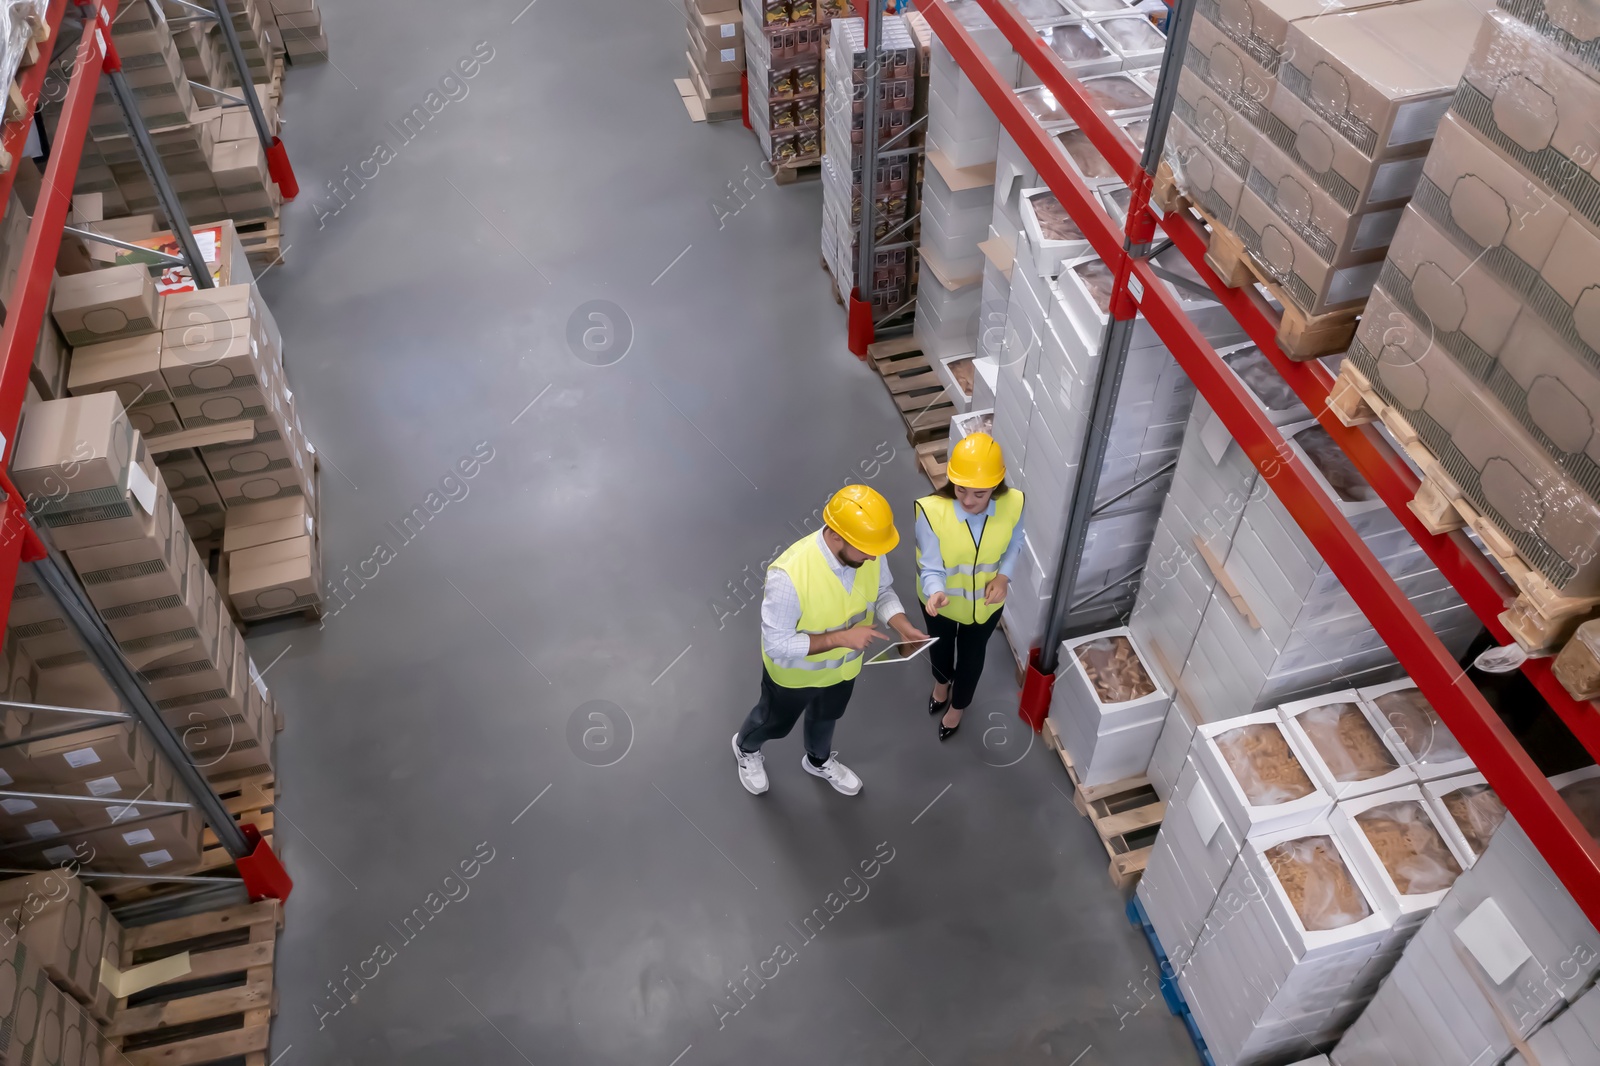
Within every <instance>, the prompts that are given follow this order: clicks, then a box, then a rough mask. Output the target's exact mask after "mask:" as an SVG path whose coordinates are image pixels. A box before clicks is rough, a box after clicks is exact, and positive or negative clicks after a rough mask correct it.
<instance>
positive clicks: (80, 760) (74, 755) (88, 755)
mask: <svg viewBox="0 0 1600 1066" xmlns="http://www.w3.org/2000/svg"><path fill="white" fill-rule="evenodd" d="M62 758H63V759H66V760H67V765H68V766H70V767H72V768H73V769H74V770H76V769H78V768H79V767H83V766H93V765H94V764H95V763H97V762H99V761H100V753H99V752H97V751H95V750H94V749H93V748H79V749H78V750H77V751H69V752H67V753H66V754H65V755H63V756H62Z"/></svg>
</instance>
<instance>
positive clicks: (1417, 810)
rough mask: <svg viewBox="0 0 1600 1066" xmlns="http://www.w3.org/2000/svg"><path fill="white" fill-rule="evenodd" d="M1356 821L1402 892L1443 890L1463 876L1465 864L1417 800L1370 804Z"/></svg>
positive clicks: (1409, 893)
mask: <svg viewBox="0 0 1600 1066" xmlns="http://www.w3.org/2000/svg"><path fill="white" fill-rule="evenodd" d="M1356 823H1357V824H1358V825H1360V826H1361V831H1362V832H1363V833H1365V834H1366V835H1367V842H1368V843H1369V844H1371V845H1372V850H1373V851H1376V852H1377V853H1378V858H1379V859H1381V860H1383V867H1384V869H1386V870H1388V871H1389V879H1390V880H1392V881H1393V882H1394V887H1396V888H1398V889H1399V890H1400V892H1401V894H1402V895H1406V896H1423V895H1427V894H1428V893H1429V892H1443V891H1444V890H1445V889H1447V888H1449V887H1450V886H1451V885H1453V884H1454V883H1455V880H1456V878H1458V877H1460V876H1461V864H1460V863H1458V862H1456V858H1455V856H1454V855H1452V854H1450V849H1449V848H1447V847H1445V843H1444V838H1443V837H1441V836H1440V835H1439V830H1438V829H1437V828H1435V826H1434V824H1433V821H1432V820H1431V819H1430V818H1429V817H1428V812H1427V811H1426V810H1425V809H1423V806H1422V804H1420V803H1418V802H1417V801H1416V800H1398V801H1396V802H1394V803H1385V804H1383V805H1382V806H1380V807H1370V808H1368V809H1367V810H1364V811H1362V812H1361V813H1360V814H1358V815H1356Z"/></svg>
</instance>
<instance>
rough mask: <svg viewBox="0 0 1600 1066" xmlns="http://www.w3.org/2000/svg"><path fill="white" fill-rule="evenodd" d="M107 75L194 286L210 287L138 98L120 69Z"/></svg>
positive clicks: (186, 221) (197, 246) (211, 285)
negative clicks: (147, 128)
mask: <svg viewBox="0 0 1600 1066" xmlns="http://www.w3.org/2000/svg"><path fill="white" fill-rule="evenodd" d="M106 77H107V78H109V79H110V81H111V92H112V95H114V96H115V97H116V98H117V105H118V106H119V107H121V108H122V119H123V121H124V122H126V123H127V124H128V132H129V133H131V134H132V135H133V146H134V149H135V150H136V151H137V152H138V153H139V163H140V164H141V165H142V166H143V167H144V173H145V176H146V177H147V178H149V179H150V184H151V185H152V186H154V187H155V190H156V199H158V200H160V201H161V210H162V211H164V212H165V213H166V216H167V224H168V225H169V226H171V227H172V235H173V236H174V237H175V238H177V241H178V247H179V248H180V249H181V250H182V251H183V258H184V259H185V260H187V261H188V264H189V273H190V274H192V275H194V284H195V287H196V288H199V289H210V288H213V287H214V286H213V284H212V281H211V271H209V270H207V269H206V257H205V256H203V255H201V254H200V245H199V243H198V242H197V241H196V240H195V239H194V231H193V230H191V229H190V228H189V218H188V216H187V215H185V214H184V213H183V204H182V203H180V202H179V201H178V194H177V193H176V192H175V191H173V188H172V182H171V181H169V180H168V179H167V167H166V164H165V163H163V162H162V161H161V154H160V153H159V152H157V151H156V146H155V144H154V143H152V142H151V140H150V132H149V131H148V130H146V129H145V128H144V117H143V116H142V115H140V114H139V101H138V99H137V98H136V97H135V96H134V95H133V89H132V88H130V87H129V85H128V79H127V78H125V77H123V75H122V71H121V70H120V69H119V70H108V71H106Z"/></svg>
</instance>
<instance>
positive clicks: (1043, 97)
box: [1017, 85, 1072, 125]
mask: <svg viewBox="0 0 1600 1066" xmlns="http://www.w3.org/2000/svg"><path fill="white" fill-rule="evenodd" d="M1017 99H1018V100H1021V101H1022V106H1023V107H1025V108H1027V109H1028V113H1029V114H1030V115H1032V116H1033V117H1034V118H1036V119H1038V120H1039V121H1040V122H1041V123H1044V124H1046V125H1049V124H1052V123H1057V122H1071V121H1072V116H1071V115H1069V114H1067V113H1066V112H1065V111H1063V110H1061V104H1060V102H1059V101H1057V100H1056V94H1055V93H1053V92H1051V91H1050V90H1049V89H1046V88H1045V87H1044V86H1042V85H1036V86H1034V87H1033V88H1032V89H1023V90H1022V91H1020V92H1018V93H1017Z"/></svg>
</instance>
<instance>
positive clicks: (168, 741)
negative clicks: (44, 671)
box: [33, 548, 251, 859]
mask: <svg viewBox="0 0 1600 1066" xmlns="http://www.w3.org/2000/svg"><path fill="white" fill-rule="evenodd" d="M33 566H34V569H35V570H36V571H37V572H38V574H39V580H40V581H41V582H43V583H44V586H45V588H46V589H47V590H49V592H50V595H51V597H52V598H54V599H55V601H56V604H57V605H58V606H60V608H61V609H62V611H64V612H65V613H66V616H67V621H68V622H69V623H71V626H72V628H73V630H74V631H75V632H76V633H77V634H78V636H79V637H80V638H81V639H82V640H83V646H84V649H85V650H86V651H87V652H88V653H89V658H90V661H92V662H93V663H94V664H95V666H96V667H97V668H98V669H99V671H100V674H101V676H102V677H104V678H105V679H106V682H107V683H108V684H110V685H111V688H112V690H113V691H114V692H116V693H117V695H118V696H120V697H121V699H122V702H123V703H124V704H125V705H126V706H127V707H128V709H129V710H130V711H131V712H132V714H133V716H134V717H135V718H137V719H138V720H139V723H140V724H141V725H143V726H144V727H145V728H146V729H147V730H149V731H150V736H151V737H153V738H154V739H155V742H156V747H157V748H159V749H161V754H162V756H163V757H164V758H165V759H166V760H167V761H168V762H169V763H171V764H172V768H173V770H174V771H176V772H177V775H178V780H179V781H181V782H183V787H184V788H185V789H186V790H187V791H188V793H189V795H190V796H192V797H193V798H194V802H195V806H197V807H199V809H200V814H201V815H202V816H203V817H204V818H205V820H206V824H207V825H209V826H210V827H211V831H212V832H214V833H216V834H217V840H218V841H219V842H220V843H221V844H222V846H223V847H224V848H226V849H228V854H229V855H231V856H233V857H234V858H235V859H241V858H244V857H245V856H247V855H249V854H251V847H250V845H249V843H248V842H247V841H246V840H245V836H244V833H243V831H242V830H240V828H239V825H238V823H237V822H235V821H234V820H233V816H232V815H231V814H229V813H228V809H227V808H226V807H225V806H223V804H222V800H221V799H219V798H218V797H217V794H216V793H215V792H214V791H212V789H211V785H210V784H208V783H207V782H206V779H205V777H204V776H203V775H202V774H201V773H200V770H199V769H198V768H197V767H196V766H195V764H194V760H193V759H191V758H190V757H189V753H188V751H186V750H185V749H184V746H183V741H182V740H180V739H179V738H178V734H177V733H176V732H174V730H173V728H172V727H171V726H169V725H168V724H167V723H166V720H165V719H163V718H162V717H161V712H160V711H159V710H157V709H156V705H155V703H154V701H152V700H151V699H150V695H149V693H147V692H145V690H144V687H143V686H142V685H140V684H139V679H138V678H137V677H136V676H135V675H134V672H133V668H132V667H131V666H129V665H128V661H127V660H126V659H124V658H123V657H122V652H121V651H120V650H119V649H118V647H117V641H116V638H115V637H113V636H112V635H111V631H110V630H109V629H107V628H106V624H105V623H104V622H103V621H101V620H100V614H99V612H98V611H96V610H95V609H94V607H93V606H92V605H91V604H90V603H89V597H88V596H87V595H86V594H85V593H84V591H83V586H82V585H80V584H78V579H77V578H76V577H74V576H73V574H72V572H71V571H70V570H69V569H68V568H67V566H66V564H64V563H63V562H62V561H61V556H60V554H59V553H58V552H56V550H55V549H54V548H52V549H50V554H49V555H47V556H46V557H45V558H43V559H40V560H39V561H38V562H36V563H34V564H33Z"/></svg>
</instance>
